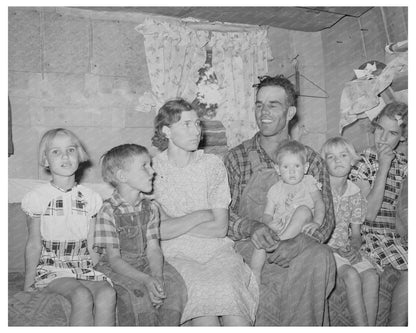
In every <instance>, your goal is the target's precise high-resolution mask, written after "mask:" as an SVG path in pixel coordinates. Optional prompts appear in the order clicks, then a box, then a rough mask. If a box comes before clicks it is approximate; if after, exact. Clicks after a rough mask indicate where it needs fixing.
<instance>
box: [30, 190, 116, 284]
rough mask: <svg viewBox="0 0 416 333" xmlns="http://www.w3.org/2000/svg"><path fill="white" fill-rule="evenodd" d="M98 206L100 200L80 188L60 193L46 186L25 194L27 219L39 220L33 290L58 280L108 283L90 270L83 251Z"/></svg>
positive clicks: (92, 192)
mask: <svg viewBox="0 0 416 333" xmlns="http://www.w3.org/2000/svg"><path fill="white" fill-rule="evenodd" d="M101 204H102V200H101V197H100V196H99V195H98V194H97V193H95V192H94V191H92V190H90V189H89V188H87V187H85V186H82V185H76V186H74V187H73V188H72V189H70V190H68V191H63V190H61V189H58V188H57V187H55V186H53V185H52V184H51V183H48V184H44V185H41V186H40V187H38V188H37V189H35V190H33V191H31V192H29V193H27V194H26V195H25V197H24V198H23V200H22V209H23V211H24V212H25V213H26V214H27V215H29V216H30V217H32V218H40V231H41V238H42V252H41V255H40V260H39V264H38V266H37V268H36V277H35V283H34V286H33V287H34V288H37V289H42V288H44V287H46V286H47V285H48V284H49V283H50V282H51V281H53V280H54V279H57V278H62V277H72V278H75V279H78V280H89V281H102V280H108V281H110V279H108V278H107V277H106V276H105V275H104V274H102V273H100V272H98V271H95V270H94V269H93V262H92V260H91V257H90V254H89V252H88V248H87V235H88V230H89V227H90V220H91V218H92V217H93V216H94V215H96V213H97V212H98V210H99V209H100V207H101Z"/></svg>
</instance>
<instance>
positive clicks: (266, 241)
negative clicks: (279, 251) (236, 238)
mask: <svg viewBox="0 0 416 333" xmlns="http://www.w3.org/2000/svg"><path fill="white" fill-rule="evenodd" d="M279 240H280V238H279V236H278V235H277V234H276V233H275V232H274V231H273V230H272V229H270V228H269V227H268V226H267V224H264V223H261V222H253V226H252V229H251V241H252V242H253V244H254V246H255V247H256V248H257V249H264V250H266V251H267V250H268V251H272V250H273V249H274V248H275V247H276V246H277V244H278V242H279Z"/></svg>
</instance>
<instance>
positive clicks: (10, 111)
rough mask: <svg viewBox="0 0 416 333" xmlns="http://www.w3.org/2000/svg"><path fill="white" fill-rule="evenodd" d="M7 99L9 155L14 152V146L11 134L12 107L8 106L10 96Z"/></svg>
mask: <svg viewBox="0 0 416 333" xmlns="http://www.w3.org/2000/svg"><path fill="white" fill-rule="evenodd" d="M8 101H9V157H10V156H11V155H13V154H14V146H13V136H12V107H11V106H10V98H8Z"/></svg>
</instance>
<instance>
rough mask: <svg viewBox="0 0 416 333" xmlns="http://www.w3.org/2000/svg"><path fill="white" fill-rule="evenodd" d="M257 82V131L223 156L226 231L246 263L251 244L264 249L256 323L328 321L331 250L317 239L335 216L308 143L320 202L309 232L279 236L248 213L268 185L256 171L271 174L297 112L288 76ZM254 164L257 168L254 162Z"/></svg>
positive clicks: (322, 165)
mask: <svg viewBox="0 0 416 333" xmlns="http://www.w3.org/2000/svg"><path fill="white" fill-rule="evenodd" d="M256 87H257V96H256V104H255V115H256V121H257V125H258V127H259V132H258V133H257V134H256V135H255V136H254V137H253V138H252V139H250V140H247V141H245V142H243V143H242V144H240V145H238V146H237V147H235V148H233V149H231V150H230V151H229V152H228V154H227V155H226V156H225V159H224V163H225V166H226V168H227V171H228V177H229V183H230V189H231V197H232V200H231V205H230V217H229V229H228V236H229V237H231V238H232V239H234V240H236V241H238V242H236V248H237V250H238V251H239V252H240V253H241V254H242V255H243V256H244V258H245V259H246V261H248V262H249V258H251V254H252V252H253V249H254V247H253V245H254V246H255V247H256V248H262V249H266V250H267V249H268V256H267V262H268V263H266V264H265V266H264V268H263V271H262V281H261V286H260V306H259V310H258V312H257V318H256V325H259V326H264V325H282V326H305V325H310V326H311V325H328V324H329V323H328V311H327V298H328V296H329V294H330V292H331V291H332V289H333V287H334V284H335V270H336V269H335V263H334V259H333V255H332V252H331V250H330V249H329V248H328V247H326V246H325V245H321V244H319V243H324V242H325V241H326V240H327V239H328V238H329V236H330V234H331V233H332V230H333V228H334V223H335V222H334V221H335V218H334V210H333V204H332V194H331V187H330V182H329V174H328V171H327V169H326V166H325V163H324V161H323V160H322V159H321V157H320V156H319V155H318V154H317V153H316V152H315V151H314V150H313V149H311V148H310V147H307V150H308V161H309V163H310V167H309V170H308V174H311V175H313V176H314V177H315V178H316V180H317V181H319V182H320V183H321V184H322V196H323V199H324V203H325V219H324V221H323V223H322V225H321V227H320V228H319V229H317V230H316V231H315V232H314V233H313V234H312V235H307V234H304V233H301V234H299V235H298V236H296V237H294V238H292V239H288V240H279V237H278V236H277V234H276V233H275V232H274V231H273V230H271V229H270V228H269V227H268V226H267V225H266V224H264V223H261V221H258V220H253V219H250V218H248V216H247V214H248V213H250V212H251V211H253V210H256V209H258V206H259V202H261V201H262V200H265V198H266V193H267V189H268V187H270V186H271V185H272V184H264V183H268V182H270V179H271V178H270V176H269V178H264V180H263V182H262V181H260V182H258V181H257V180H261V175H260V177H258V176H259V173H261V172H262V171H261V170H263V171H264V170H266V172H267V171H268V172H269V174H270V170H271V169H273V161H272V159H271V158H270V156H273V153H272V152H274V151H276V149H277V148H278V146H279V144H280V143H281V142H282V141H283V140H286V139H288V138H289V130H288V123H289V121H290V120H291V119H292V118H293V117H294V116H295V114H296V107H295V105H296V92H295V89H294V87H293V84H292V83H291V82H290V81H289V80H288V79H286V78H285V77H283V76H277V77H268V76H267V77H263V78H260V83H259V84H257V85H256ZM253 156H254V157H253ZM256 164H260V166H261V167H260V168H258V166H256V167H254V165H256ZM271 172H273V171H271ZM252 177H257V178H255V181H254V182H253V181H250V179H251V180H253V179H254V178H252ZM273 180H274V182H276V181H277V173H276V177H274V173H273ZM260 183H263V184H260ZM266 185H268V187H267V186H266ZM265 186H266V187H267V188H266V187H265ZM262 192H266V193H262ZM250 193H251V194H250ZM250 198H252V199H250ZM250 200H252V201H250ZM250 205H251V207H250ZM246 206H248V207H246Z"/></svg>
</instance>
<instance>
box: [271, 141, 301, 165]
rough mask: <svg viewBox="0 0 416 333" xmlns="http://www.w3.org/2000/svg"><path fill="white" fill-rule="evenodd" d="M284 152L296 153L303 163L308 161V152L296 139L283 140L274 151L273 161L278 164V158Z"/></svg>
mask: <svg viewBox="0 0 416 333" xmlns="http://www.w3.org/2000/svg"><path fill="white" fill-rule="evenodd" d="M285 154H293V155H298V156H299V157H300V158H301V160H302V162H303V164H305V163H306V162H307V161H308V152H307V150H306V147H305V146H304V145H303V144H301V143H300V142H299V141H296V140H284V141H283V142H282V143H281V144H280V145H279V148H278V149H277V151H276V154H275V162H276V163H277V164H279V160H280V158H281V157H282V156H283V155H285Z"/></svg>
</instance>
